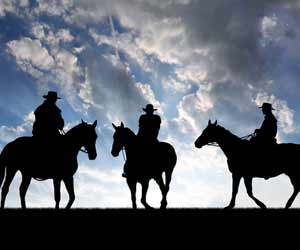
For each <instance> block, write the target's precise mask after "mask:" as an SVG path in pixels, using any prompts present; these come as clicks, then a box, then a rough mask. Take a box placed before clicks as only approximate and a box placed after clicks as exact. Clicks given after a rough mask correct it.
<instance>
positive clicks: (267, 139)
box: [251, 103, 277, 146]
mask: <svg viewBox="0 0 300 250" xmlns="http://www.w3.org/2000/svg"><path fill="white" fill-rule="evenodd" d="M260 108H261V109H262V112H263V114H264V115H265V119H264V121H263V123H262V125H261V127H260V129H256V130H255V132H254V134H253V137H252V138H251V142H253V143H256V144H258V145H262V146H271V145H274V144H276V139H275V138H276V134H277V120H276V118H275V117H274V115H273V113H272V110H274V109H273V108H272V104H270V103H263V105H262V106H261V107H260Z"/></svg>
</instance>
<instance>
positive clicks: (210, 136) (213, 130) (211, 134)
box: [195, 120, 218, 148]
mask: <svg viewBox="0 0 300 250" xmlns="http://www.w3.org/2000/svg"><path fill="white" fill-rule="evenodd" d="M217 128H218V122H217V121H216V122H215V123H211V121H210V120H209V121H208V125H207V127H206V128H205V129H204V130H203V132H202V134H201V135H200V136H199V137H198V138H197V140H196V141H195V147H196V148H202V147H203V146H205V145H207V144H208V143H211V142H216V138H217Z"/></svg>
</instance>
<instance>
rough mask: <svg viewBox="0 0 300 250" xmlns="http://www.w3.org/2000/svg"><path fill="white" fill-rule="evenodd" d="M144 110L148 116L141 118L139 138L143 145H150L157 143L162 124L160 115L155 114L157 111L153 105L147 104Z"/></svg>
mask: <svg viewBox="0 0 300 250" xmlns="http://www.w3.org/2000/svg"><path fill="white" fill-rule="evenodd" d="M143 110H144V111H145V112H146V114H143V115H141V116H140V119H139V131H138V133H137V136H138V138H139V140H140V141H141V143H145V144H148V145H149V144H154V143H157V142H158V140H157V137H158V133H159V129H160V124H161V119H160V117H159V115H156V114H154V111H156V110H157V109H154V108H153V105H152V104H147V106H146V108H143Z"/></svg>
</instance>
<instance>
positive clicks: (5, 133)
mask: <svg viewBox="0 0 300 250" xmlns="http://www.w3.org/2000/svg"><path fill="white" fill-rule="evenodd" d="M33 122H34V114H33V112H30V113H28V114H27V115H25V117H24V118H23V123H22V124H20V125H18V126H15V127H13V126H4V125H2V126H1V127H0V138H1V141H3V142H5V143H7V142H10V141H12V140H14V139H16V138H17V137H20V136H24V135H30V134H28V133H31V127H32V124H33Z"/></svg>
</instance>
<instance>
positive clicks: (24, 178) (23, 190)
mask: <svg viewBox="0 0 300 250" xmlns="http://www.w3.org/2000/svg"><path fill="white" fill-rule="evenodd" d="M30 182H31V177H30V176H29V175H24V174H22V182H21V185H20V189H19V190H20V198H21V206H22V208H23V209H25V208H26V202H25V196H26V192H27V190H28V187H29V184H30Z"/></svg>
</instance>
